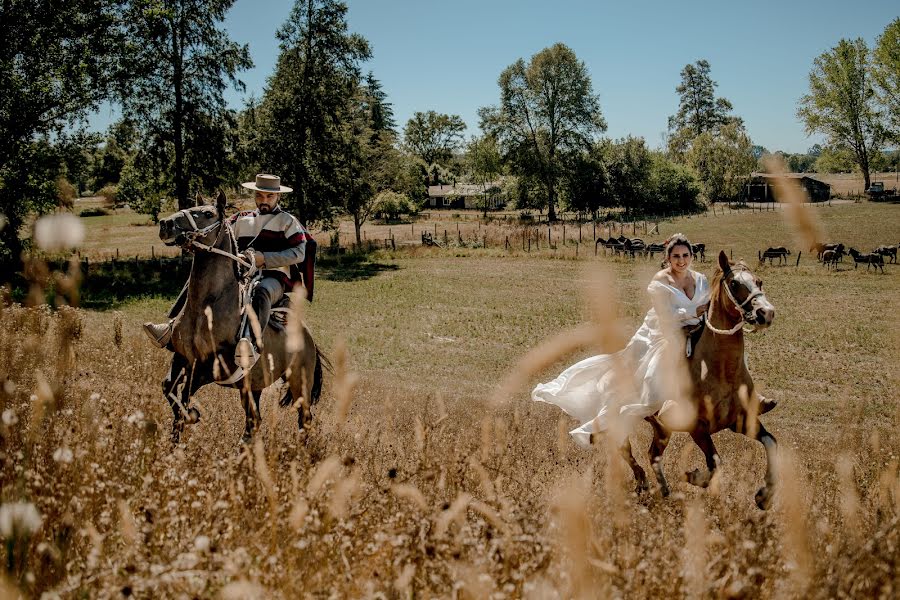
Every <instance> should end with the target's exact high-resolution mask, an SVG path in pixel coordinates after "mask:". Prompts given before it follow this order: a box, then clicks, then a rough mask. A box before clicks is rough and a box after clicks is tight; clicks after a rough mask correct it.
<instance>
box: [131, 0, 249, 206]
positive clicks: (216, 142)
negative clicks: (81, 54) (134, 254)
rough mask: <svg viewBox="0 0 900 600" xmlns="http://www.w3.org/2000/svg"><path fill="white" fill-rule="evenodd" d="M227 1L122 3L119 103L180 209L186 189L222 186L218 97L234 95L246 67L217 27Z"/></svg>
mask: <svg viewBox="0 0 900 600" xmlns="http://www.w3.org/2000/svg"><path fill="white" fill-rule="evenodd" d="M233 3H234V0H128V1H127V3H126V7H125V13H124V21H123V24H124V28H125V34H126V38H125V39H126V42H125V44H124V47H123V51H122V52H123V59H122V72H121V77H120V86H119V96H120V99H121V102H122V108H123V113H124V115H125V117H126V118H128V119H130V120H131V121H133V122H134V123H136V124H139V127H140V129H141V130H142V133H143V136H144V137H146V138H148V139H151V140H152V142H151V143H153V144H155V145H156V146H158V147H159V149H160V150H161V151H162V154H163V155H164V156H165V158H166V160H162V161H160V162H159V164H158V166H159V167H160V168H163V169H165V171H166V172H171V178H172V185H173V187H174V189H173V190H171V192H172V193H173V194H174V196H175V197H176V198H177V200H178V208H179V209H183V208H187V207H189V206H191V204H192V203H193V200H192V198H191V197H190V190H189V188H190V184H191V181H192V180H193V179H195V180H197V181H196V182H197V183H198V184H200V185H209V184H211V183H212V184H213V185H215V184H217V183H221V181H222V179H223V178H222V177H221V175H222V172H221V169H222V163H223V162H224V160H225V158H224V157H225V154H226V152H227V149H226V148H225V147H223V145H224V137H225V135H226V134H225V132H226V131H227V130H228V129H229V126H230V123H229V119H231V120H233V118H234V117H233V115H229V112H228V111H227V110H226V105H225V99H224V96H223V92H224V90H225V87H226V85H227V84H229V83H230V84H231V85H232V86H233V87H234V88H235V89H237V90H239V91H243V90H244V84H243V83H242V82H241V81H240V80H239V79H238V78H237V75H238V73H239V72H240V71H242V70H244V69H248V68H250V67H251V66H253V63H252V61H251V60H250V53H249V50H248V48H247V46H246V45H244V46H240V45H238V44H236V43H234V42H232V41H231V40H230V39H229V38H228V35H227V34H226V33H225V31H224V30H223V29H222V28H221V23H222V21H223V20H224V18H225V13H226V12H227V11H228V9H229V8H231V5H232V4H233Z"/></svg>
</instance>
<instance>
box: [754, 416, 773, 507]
mask: <svg viewBox="0 0 900 600" xmlns="http://www.w3.org/2000/svg"><path fill="white" fill-rule="evenodd" d="M756 439H757V440H759V442H760V443H762V445H763V447H765V449H766V479H765V481H766V483H765V485H764V486H762V487H761V488H759V490H757V492H756V505H757V506H758V507H759V508H760V509H761V510H766V509H767V508H769V506H771V505H772V497H773V496H774V495H775V451H776V450H777V449H778V443H777V442H776V441H775V436H773V435H772V434H771V433H769V432H768V431H766V428H765V427H763V424H762V423H760V422H759V421H757V422H756Z"/></svg>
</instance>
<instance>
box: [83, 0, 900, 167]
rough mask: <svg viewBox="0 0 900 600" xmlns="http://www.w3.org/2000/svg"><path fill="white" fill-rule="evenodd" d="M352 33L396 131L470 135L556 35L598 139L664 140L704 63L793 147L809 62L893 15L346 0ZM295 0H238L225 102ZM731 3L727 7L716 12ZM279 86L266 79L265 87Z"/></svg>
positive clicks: (254, 82) (723, 89) (235, 97)
mask: <svg viewBox="0 0 900 600" xmlns="http://www.w3.org/2000/svg"><path fill="white" fill-rule="evenodd" d="M347 4H348V6H349V11H348V14H347V19H348V23H349V27H350V31H352V32H354V33H359V34H361V35H362V36H363V37H365V38H366V39H367V40H368V41H369V42H370V44H371V46H372V50H373V57H372V58H371V59H370V60H369V61H368V62H367V63H366V64H365V65H363V69H364V70H365V71H372V72H373V73H374V75H375V77H376V78H377V79H379V80H380V81H381V83H382V84H383V87H384V90H385V92H386V93H387V94H388V100H389V101H390V102H391V103H392V104H393V108H394V116H395V118H396V121H397V124H398V126H399V128H400V129H401V130H402V127H403V125H404V124H405V123H406V121H407V120H408V119H409V118H410V117H411V116H412V115H413V113H415V112H416V111H427V110H435V111H438V112H442V113H447V114H456V115H460V116H461V117H462V119H463V120H464V121H465V122H466V124H467V125H468V131H467V134H468V135H477V134H478V133H479V129H478V117H477V110H478V108H479V107H481V106H486V105H492V104H497V103H498V101H499V88H498V86H497V78H498V76H499V75H500V72H501V71H503V69H505V68H506V67H507V66H509V65H510V64H512V63H513V62H515V61H516V60H517V59H519V58H523V59H525V60H526V61H527V60H528V59H529V58H530V57H531V56H532V55H534V54H535V53H537V52H539V51H540V50H542V49H543V48H546V47H548V46H551V45H553V44H555V43H557V42H562V43H564V44H566V45H568V46H569V47H570V48H572V50H574V51H575V54H576V55H577V56H578V58H579V59H580V60H582V61H583V62H584V63H585V65H586V66H587V69H588V72H589V73H590V75H591V79H592V81H593V86H594V92H595V93H596V94H598V95H599V97H600V106H601V110H602V111H603V115H604V117H605V119H606V121H607V124H608V130H607V132H606V135H607V136H609V137H612V138H620V137H624V136H626V135H634V136H641V137H643V138H644V139H645V140H646V141H647V144H648V145H649V146H650V147H660V146H661V145H662V143H663V142H662V140H663V134H664V133H665V130H666V125H667V119H668V116H669V115H672V114H674V113H675V112H676V111H677V108H678V95H677V94H676V92H675V88H676V86H677V85H678V84H679V81H680V77H679V73H680V71H681V69H682V68H683V67H684V66H685V65H686V64H688V63H692V62H695V61H697V60H700V59H706V60H707V61H709V63H710V66H711V75H712V78H713V80H714V81H716V82H717V83H718V88H717V90H716V94H717V96H723V97H725V98H728V99H729V100H730V101H731V103H732V104H733V105H734V113H735V114H736V115H738V116H740V117H742V118H743V119H744V123H745V125H746V127H747V131H748V133H749V134H750V137H751V138H752V139H753V141H754V143H756V144H759V145H761V146H764V147H766V148H767V149H769V150H771V151H774V150H783V151H786V152H805V151H806V150H807V149H808V148H809V147H810V146H812V145H813V144H814V143H817V142H822V141H823V139H822V138H821V136H812V137H809V136H807V135H806V133H805V131H804V127H803V124H802V123H800V121H799V120H798V119H797V117H796V109H797V101H798V99H799V98H800V97H801V96H802V95H803V94H804V93H806V92H807V90H808V86H807V83H808V74H809V71H810V69H811V68H812V65H813V60H814V59H815V57H816V56H818V55H820V54H821V53H823V52H826V51H828V50H829V49H831V48H833V47H834V46H835V45H836V44H837V43H838V41H839V40H840V39H841V38H848V39H853V38H857V37H861V38H863V39H864V40H865V41H866V42H867V43H868V44H869V46H870V48H871V47H872V46H874V44H875V41H876V39H877V37H878V36H879V35H880V34H881V33H882V32H883V31H884V28H885V27H886V26H887V25H888V23H890V22H891V21H892V20H893V19H895V18H897V17H898V16H900V6H898V4H897V3H896V0H895V1H894V2H888V1H882V0H865V1H863V2H848V1H847V0H844V1H840V2H837V1H833V0H819V1H808V0H781V1H780V2H771V1H768V0H767V1H762V2H755V3H749V2H741V3H736V2H723V1H722V0H718V1H716V2H713V1H707V0H682V1H680V2H673V1H672V0H668V1H644V0H626V1H620V2H607V1H603V0H593V1H575V0H541V1H531V0H518V1H507V0H454V1H447V0H445V1H442V2H437V1H434V0H349V1H348V2H347ZM292 5H293V0H236V2H235V3H234V6H233V7H232V8H231V10H230V11H229V13H228V15H227V17H226V20H225V24H224V25H225V27H226V29H227V31H228V32H229V35H230V36H231V38H232V39H233V40H234V41H236V42H239V43H242V44H248V45H249V48H250V55H251V57H252V58H253V62H254V67H253V69H251V70H249V71H245V72H244V73H242V74H241V76H240V78H241V79H242V80H243V81H244V82H245V84H246V86H247V91H246V93H238V92H236V91H233V90H229V92H228V93H227V94H226V98H227V100H228V103H229V105H230V106H231V107H232V108H237V109H239V108H242V107H243V105H244V102H245V101H246V99H247V98H248V97H249V96H250V95H251V94H252V95H254V96H256V97H257V98H259V97H261V96H262V95H263V92H264V89H265V86H266V85H268V84H269V83H270V82H269V81H268V79H269V77H270V76H271V75H272V73H273V71H274V65H275V61H276V59H277V56H278V51H279V48H278V41H277V39H276V38H275V32H276V30H277V29H278V27H279V26H280V25H281V24H282V23H283V22H284V21H285V20H286V19H287V17H288V15H289V13H290V10H291V7H292ZM727 5H731V6H730V7H726V6H727ZM271 84H273V85H277V82H271ZM115 117H116V111H115V109H114V108H110V107H104V108H103V109H101V111H100V113H99V114H97V115H95V116H94V118H92V119H91V124H92V126H93V127H94V128H97V129H101V128H104V127H105V126H106V125H108V124H109V122H110V121H111V120H113V119H115Z"/></svg>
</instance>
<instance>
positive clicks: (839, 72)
mask: <svg viewBox="0 0 900 600" xmlns="http://www.w3.org/2000/svg"><path fill="white" fill-rule="evenodd" d="M868 54H869V51H868V48H867V47H866V43H865V42H864V41H863V40H862V39H856V40H854V41H852V42H851V41H848V40H841V41H840V42H839V43H838V45H837V46H835V47H834V48H832V49H831V50H830V51H828V52H824V53H823V54H821V55H819V56H818V57H817V58H816V59H815V61H814V63H813V69H812V71H810V73H809V93H808V94H806V95H804V96H803V97H802V98H801V99H800V106H799V109H798V110H797V116H798V117H799V118H800V119H801V120H802V121H803V122H804V124H805V125H806V132H807V134H812V133H822V134H825V135H826V136H827V137H828V140H829V144H830V145H832V146H843V147H847V148H849V149H850V150H851V151H852V152H853V155H854V157H855V160H856V164H857V165H858V166H859V170H860V171H862V174H863V179H864V180H865V186H866V189H868V187H869V183H870V179H869V159H870V156H871V154H872V152H875V151H877V149H878V145H879V143H880V142H881V139H882V129H881V126H880V124H879V115H878V112H877V111H876V109H875V106H874V102H873V100H874V92H873V90H872V86H871V83H870V81H869V77H868V75H867V63H868Z"/></svg>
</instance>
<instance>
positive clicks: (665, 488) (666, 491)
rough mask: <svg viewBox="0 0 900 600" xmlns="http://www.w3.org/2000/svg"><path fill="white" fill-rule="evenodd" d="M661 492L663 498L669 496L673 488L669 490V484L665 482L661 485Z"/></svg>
mask: <svg viewBox="0 0 900 600" xmlns="http://www.w3.org/2000/svg"><path fill="white" fill-rule="evenodd" d="M659 493H660V494H662V497H663V498H668V497H669V494H671V493H672V492H671V490H669V486H668V485H666V484H663V485H661V486H660V487H659Z"/></svg>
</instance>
